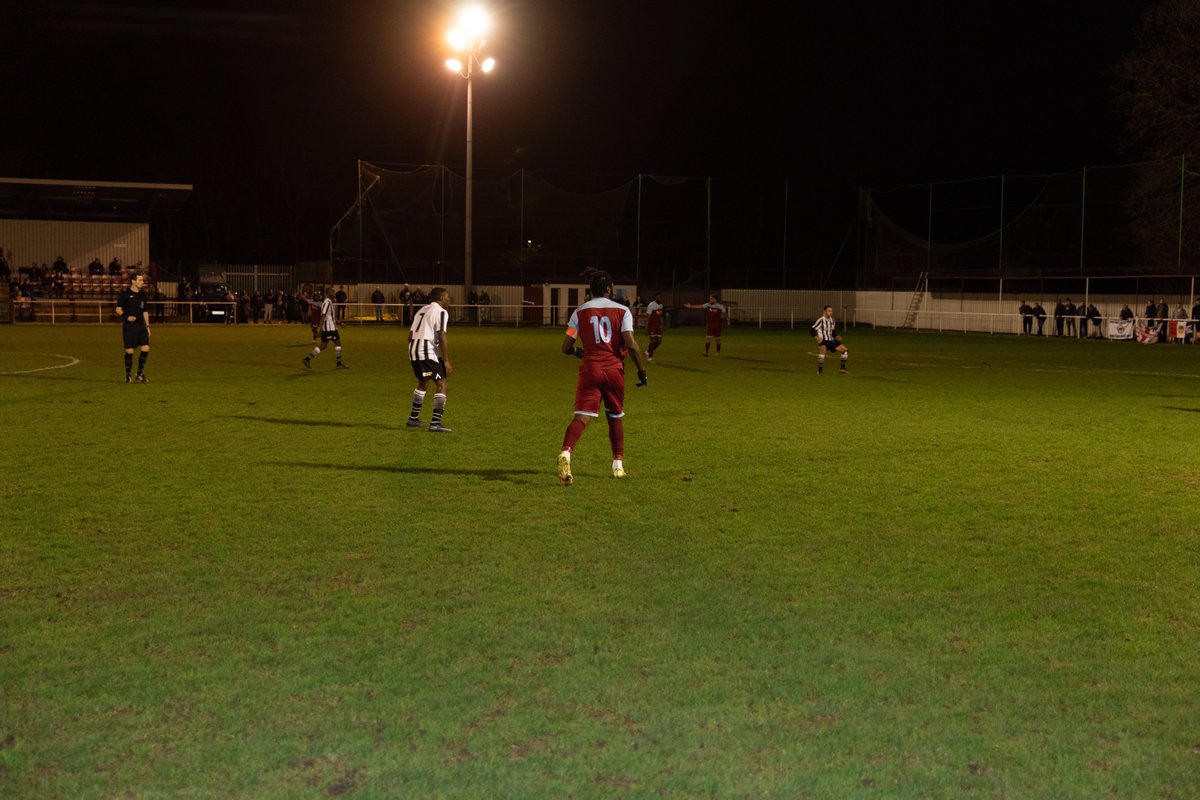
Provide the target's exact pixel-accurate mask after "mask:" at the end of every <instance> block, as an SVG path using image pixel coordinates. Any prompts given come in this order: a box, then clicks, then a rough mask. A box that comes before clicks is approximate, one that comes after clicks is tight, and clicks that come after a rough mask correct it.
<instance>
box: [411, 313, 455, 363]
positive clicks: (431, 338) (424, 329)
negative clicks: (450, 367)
mask: <svg viewBox="0 0 1200 800" xmlns="http://www.w3.org/2000/svg"><path fill="white" fill-rule="evenodd" d="M449 322H450V314H449V313H447V311H446V309H444V308H442V307H441V305H439V304H438V303H429V304H428V305H424V306H421V307H420V308H419V309H417V313H416V315H415V316H414V317H413V321H412V328H410V330H411V332H412V337H411V339H410V340H409V343H408V360H409V361H441V360H442V359H441V356H440V353H439V352H438V334H439V333H444V332H445V331H446V326H447V325H448V324H449Z"/></svg>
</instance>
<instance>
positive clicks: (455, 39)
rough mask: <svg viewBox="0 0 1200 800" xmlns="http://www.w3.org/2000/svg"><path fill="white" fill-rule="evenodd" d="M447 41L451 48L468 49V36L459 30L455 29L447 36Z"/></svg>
mask: <svg viewBox="0 0 1200 800" xmlns="http://www.w3.org/2000/svg"><path fill="white" fill-rule="evenodd" d="M446 41H447V42H449V43H450V46H451V47H452V48H454V49H455V50H466V49H467V36H466V34H465V33H463V32H462V31H460V30H459V29H458V28H455V29H453V30H451V31H450V32H448V33H447V34H446Z"/></svg>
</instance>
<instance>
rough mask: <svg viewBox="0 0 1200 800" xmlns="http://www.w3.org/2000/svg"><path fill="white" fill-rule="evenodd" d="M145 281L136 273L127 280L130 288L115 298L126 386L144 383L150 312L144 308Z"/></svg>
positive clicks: (148, 349) (148, 354)
mask: <svg viewBox="0 0 1200 800" xmlns="http://www.w3.org/2000/svg"><path fill="white" fill-rule="evenodd" d="M145 282H146V279H145V278H144V277H143V276H142V273H141V272H140V271H135V272H134V273H133V275H131V276H130V279H129V288H128V289H125V290H124V291H122V292H121V294H120V295H119V296H118V297H117V307H116V312H117V315H118V316H119V317H120V318H121V338H122V340H123V341H124V344H125V382H126V383H133V381H134V380H137V382H138V383H145V382H146V359H147V358H148V357H149V356H150V312H149V311H148V310H147V308H146V305H147V303H146V292H145V291H143V286H144V285H145ZM135 349H136V350H140V351H141V352H140V353H139V354H138V365H137V377H136V379H135V378H134V377H132V376H131V373H132V372H133V351H134V350H135Z"/></svg>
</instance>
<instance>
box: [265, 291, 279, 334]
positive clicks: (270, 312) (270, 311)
mask: <svg viewBox="0 0 1200 800" xmlns="http://www.w3.org/2000/svg"><path fill="white" fill-rule="evenodd" d="M275 297H276V295H275V290H274V289H268V290H267V293H266V294H264V295H263V325H270V324H271V322H273V321H274V319H275Z"/></svg>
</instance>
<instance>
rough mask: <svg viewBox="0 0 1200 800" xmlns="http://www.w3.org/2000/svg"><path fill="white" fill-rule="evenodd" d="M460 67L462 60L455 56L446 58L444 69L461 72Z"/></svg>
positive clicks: (461, 66)
mask: <svg viewBox="0 0 1200 800" xmlns="http://www.w3.org/2000/svg"><path fill="white" fill-rule="evenodd" d="M462 68H463V65H462V62H461V61H459V60H458V59H457V58H447V59H446V69H448V70H450V71H451V72H462Z"/></svg>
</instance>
